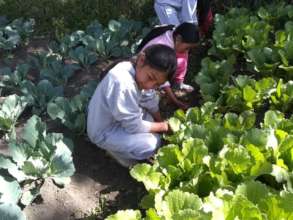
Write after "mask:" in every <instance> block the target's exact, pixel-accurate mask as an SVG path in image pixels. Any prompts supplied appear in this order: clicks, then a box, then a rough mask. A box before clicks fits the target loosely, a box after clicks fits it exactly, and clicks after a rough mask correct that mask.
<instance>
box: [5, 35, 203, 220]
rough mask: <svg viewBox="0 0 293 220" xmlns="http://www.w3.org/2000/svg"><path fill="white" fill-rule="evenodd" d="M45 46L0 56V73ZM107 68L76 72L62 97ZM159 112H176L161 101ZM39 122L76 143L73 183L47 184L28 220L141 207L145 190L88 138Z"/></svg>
mask: <svg viewBox="0 0 293 220" xmlns="http://www.w3.org/2000/svg"><path fill="white" fill-rule="evenodd" d="M47 45H48V40H47V39H35V40H33V41H32V42H31V43H30V44H29V45H27V46H25V47H22V48H21V49H19V50H17V51H15V53H14V54H15V56H14V57H12V58H10V59H8V61H7V59H5V57H4V56H3V55H2V57H1V54H0V68H1V67H4V66H7V65H9V66H12V67H13V66H15V65H16V64H18V63H21V62H23V61H25V60H26V59H27V57H28V55H31V54H33V53H35V52H36V51H40V50H46V48H47ZM106 65H107V63H106V62H98V64H97V65H96V66H93V67H92V68H91V69H90V71H78V72H77V73H76V74H75V75H74V76H73V77H72V78H71V79H70V81H69V84H68V86H67V87H66V88H65V96H69V97H70V96H73V95H75V94H76V93H79V90H80V87H81V86H82V85H84V84H86V83H87V82H88V81H90V80H96V79H97V78H98V75H99V73H100V72H101V69H103V68H104V67H105V66H106ZM31 74H32V77H35V76H36V73H34V72H32V73H31ZM183 96H184V95H183ZM187 99H188V100H189V102H190V100H193V101H192V102H190V104H191V105H197V104H198V99H199V98H198V91H197V90H196V91H195V93H193V94H190V95H189V98H187ZM185 100H186V97H185ZM188 100H187V101H188ZM161 107H162V113H163V116H165V117H170V116H171V115H172V113H173V112H174V110H176V107H175V106H170V105H169V104H168V102H162V104H161ZM29 116H30V115H29ZM22 117H23V116H22ZM25 118H26V117H24V119H23V118H22V119H21V120H20V121H21V122H20V123H19V124H18V127H19V130H21V127H22V126H23V124H24V123H25V121H26V120H25ZM43 120H45V121H47V124H48V127H49V130H50V132H53V131H54V132H60V133H64V135H65V136H66V137H69V138H71V139H72V140H73V141H74V145H75V148H74V153H73V158H74V165H75V168H76V173H75V174H74V175H73V176H72V179H71V183H70V184H68V185H66V186H65V187H64V188H58V187H57V186H56V185H54V184H53V182H52V181H51V180H50V179H48V180H46V181H45V183H44V185H43V187H42V189H41V196H40V197H38V198H37V199H36V200H35V201H34V202H33V204H31V205H29V206H27V207H25V209H24V212H25V214H26V216H27V219H28V220H53V219H58V220H65V219H104V218H105V217H106V216H108V215H109V214H112V213H115V212H116V211H117V210H118V209H136V208H138V207H139V201H140V200H141V198H142V196H143V195H144V193H145V191H144V187H143V185H141V184H139V183H137V182H135V181H134V180H133V179H132V178H131V176H130V175H129V170H128V169H127V168H123V167H121V166H120V165H118V164H117V163H116V162H115V161H113V159H111V158H109V157H108V156H107V155H106V154H105V152H104V151H103V150H100V149H99V148H98V147H97V146H95V145H94V144H91V143H90V142H89V141H88V139H87V137H86V136H74V135H73V134H72V133H71V132H69V131H68V130H67V129H66V128H64V127H62V126H60V124H56V123H54V122H53V123H52V122H51V121H50V120H49V119H48V118H44V119H43ZM0 153H7V145H6V143H5V141H4V140H3V138H2V139H1V140H0Z"/></svg>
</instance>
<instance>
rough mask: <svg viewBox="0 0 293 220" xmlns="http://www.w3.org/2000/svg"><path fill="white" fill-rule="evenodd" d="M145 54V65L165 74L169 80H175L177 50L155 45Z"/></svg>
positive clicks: (147, 49) (146, 50) (145, 51)
mask: <svg viewBox="0 0 293 220" xmlns="http://www.w3.org/2000/svg"><path fill="white" fill-rule="evenodd" d="M143 53H144V54H145V62H144V64H145V65H149V66H150V67H151V68H154V69H155V70H158V71H161V72H165V73H166V74H167V79H168V80H169V81H170V80H171V79H172V78H173V75H174V73H175V72H176V68H177V59H176V53H175V50H174V49H172V48H171V47H168V46H166V45H163V44H155V45H151V46H149V47H147V48H146V49H145V50H144V51H143Z"/></svg>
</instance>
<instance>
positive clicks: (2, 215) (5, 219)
mask: <svg viewBox="0 0 293 220" xmlns="http://www.w3.org/2000/svg"><path fill="white" fill-rule="evenodd" d="M0 219H1V220H25V219H26V218H25V216H24V214H23V213H22V212H21V209H20V208H19V207H18V206H17V205H15V204H10V203H2V204H0Z"/></svg>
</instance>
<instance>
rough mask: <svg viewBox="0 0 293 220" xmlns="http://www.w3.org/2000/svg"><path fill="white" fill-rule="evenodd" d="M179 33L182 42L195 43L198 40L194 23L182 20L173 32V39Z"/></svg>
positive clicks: (197, 32) (197, 30) (196, 27)
mask: <svg viewBox="0 0 293 220" xmlns="http://www.w3.org/2000/svg"><path fill="white" fill-rule="evenodd" d="M178 35H180V36H181V39H182V42H184V43H189V44H196V43H198V42H199V29H198V26H197V25H196V24H194V23H188V22H184V23H182V24H180V25H179V26H178V27H177V28H176V29H175V30H174V32H173V37H174V39H175V38H176V37H177V36H178Z"/></svg>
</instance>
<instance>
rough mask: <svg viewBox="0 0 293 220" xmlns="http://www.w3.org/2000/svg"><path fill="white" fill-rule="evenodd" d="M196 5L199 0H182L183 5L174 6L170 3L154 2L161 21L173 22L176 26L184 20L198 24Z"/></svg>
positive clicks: (164, 22)
mask: <svg viewBox="0 0 293 220" xmlns="http://www.w3.org/2000/svg"><path fill="white" fill-rule="evenodd" d="M196 7H197V0H182V4H181V7H174V6H172V5H169V4H158V3H155V4H154V8H155V11H156V14H157V16H158V17H159V20H160V23H161V24H173V25H175V26H178V25H179V24H181V23H183V22H189V23H195V24H198V21H197V16H196Z"/></svg>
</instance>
